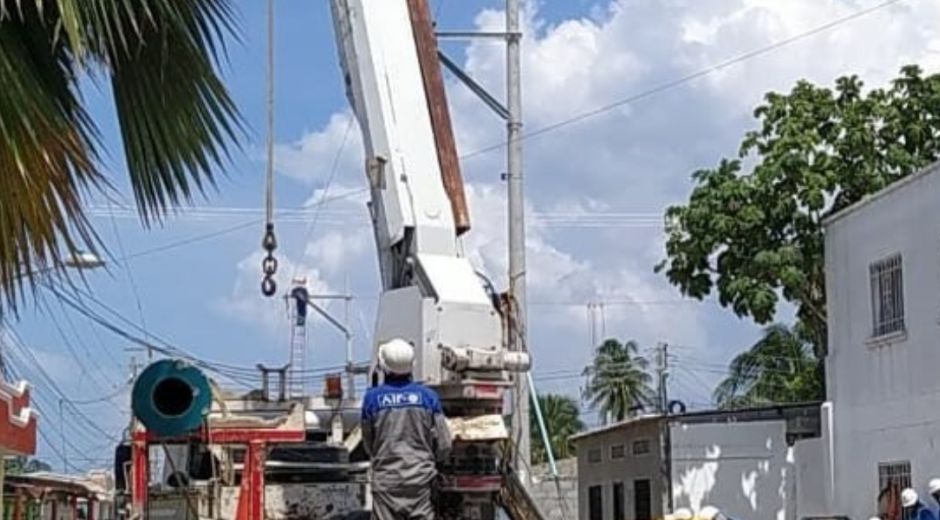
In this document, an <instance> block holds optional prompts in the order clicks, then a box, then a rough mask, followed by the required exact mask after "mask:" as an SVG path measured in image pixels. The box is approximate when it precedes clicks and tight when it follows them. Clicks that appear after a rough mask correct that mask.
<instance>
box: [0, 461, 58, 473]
mask: <svg viewBox="0 0 940 520" xmlns="http://www.w3.org/2000/svg"><path fill="white" fill-rule="evenodd" d="M3 464H4V465H5V466H6V472H7V474H8V475H22V474H24V473H35V472H37V471H52V466H50V465H49V464H46V463H45V462H43V461H41V460H39V459H32V458H28V457H11V458H8V459H5V460H4V461H3Z"/></svg>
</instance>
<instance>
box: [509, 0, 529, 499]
mask: <svg viewBox="0 0 940 520" xmlns="http://www.w3.org/2000/svg"><path fill="white" fill-rule="evenodd" d="M520 7H521V0H506V100H507V107H506V108H507V109H508V112H509V119H508V121H507V123H506V128H507V140H508V145H509V146H508V153H507V171H506V178H507V181H508V184H509V192H508V201H509V295H510V296H511V301H512V309H513V310H514V311H515V312H514V313H513V318H514V326H511V328H510V336H509V340H510V342H511V343H510V346H511V347H512V349H513V350H519V351H524V350H527V345H526V330H527V329H526V326H527V322H526V283H525V275H526V267H525V191H524V189H523V177H522V81H521V80H522V77H521V63H522V52H521V48H520V43H521V42H520V39H521V37H522V35H521V33H520V21H519V14H520ZM513 406H514V407H515V409H514V410H513V412H514V413H513V421H512V426H513V428H512V437H513V439H514V440H515V441H516V443H517V445H516V461H515V462H516V463H515V467H516V471H517V472H518V474H519V480H520V481H521V482H522V483H523V485H524V486H528V484H529V463H530V461H531V460H532V459H531V455H530V446H529V389H528V387H527V386H526V378H525V377H522V376H517V377H516V381H515V399H514V403H513Z"/></svg>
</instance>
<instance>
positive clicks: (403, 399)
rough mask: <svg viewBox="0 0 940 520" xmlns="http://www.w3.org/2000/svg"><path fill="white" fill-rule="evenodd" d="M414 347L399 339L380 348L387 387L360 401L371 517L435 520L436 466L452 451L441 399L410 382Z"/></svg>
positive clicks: (381, 365)
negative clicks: (369, 468)
mask: <svg viewBox="0 0 940 520" xmlns="http://www.w3.org/2000/svg"><path fill="white" fill-rule="evenodd" d="M414 356H415V354H414V347H412V346H411V345H410V344H409V343H408V342H406V341H404V340H401V339H393V340H391V341H389V342H386V343H383V344H382V345H380V346H379V352H378V362H379V369H381V370H382V372H383V373H384V376H385V381H384V383H383V384H381V385H379V386H376V387H374V388H370V389H369V390H368V391H367V392H366V395H365V397H364V398H363V402H362V435H363V443H364V446H365V449H366V451H367V452H368V453H369V456H370V457H371V460H372V517H373V518H376V519H379V520H398V519H407V520H412V519H421V520H430V519H433V518H434V504H433V492H432V488H433V486H434V484H435V480H436V479H437V465H438V463H439V462H441V461H443V460H444V459H445V458H446V457H447V455H448V453H449V451H450V448H451V437H450V432H449V430H448V428H447V423H446V421H445V419H444V413H443V410H442V408H441V402H440V399H439V398H438V396H437V394H435V393H434V391H433V390H431V389H429V388H427V387H426V386H424V385H422V384H420V383H416V382H414V381H413V380H412V366H413V365H414Z"/></svg>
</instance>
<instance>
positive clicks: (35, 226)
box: [0, 0, 244, 310]
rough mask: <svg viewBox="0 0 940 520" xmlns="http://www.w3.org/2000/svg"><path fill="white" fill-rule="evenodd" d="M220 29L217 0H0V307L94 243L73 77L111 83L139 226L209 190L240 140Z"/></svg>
mask: <svg viewBox="0 0 940 520" xmlns="http://www.w3.org/2000/svg"><path fill="white" fill-rule="evenodd" d="M233 32H234V24H233V13H232V8H231V4H230V0H55V1H43V0H0V85H2V86H3V87H2V89H0V293H2V298H0V303H5V304H6V305H7V306H9V307H10V308H13V309H14V310H15V308H16V303H17V301H18V295H19V294H20V293H21V292H22V285H21V284H22V283H23V281H24V279H25V280H28V281H31V280H32V275H33V274H34V273H36V272H37V271H44V270H47V269H51V270H53V271H55V272H61V271H62V264H61V260H60V259H61V258H63V257H64V256H66V254H74V253H76V252H77V251H79V250H82V249H85V250H91V251H94V250H95V249H98V248H100V243H99V241H98V240H97V237H96V235H95V233H94V230H93V229H92V227H91V225H90V223H89V221H88V219H87V218H86V216H85V214H84V213H83V211H82V198H83V197H84V196H86V195H87V194H88V193H90V192H91V191H95V190H98V191H100V190H102V189H106V188H107V187H108V183H107V182H106V179H105V178H104V177H103V176H102V175H101V173H100V159H99V155H100V148H101V143H100V142H99V141H98V133H97V130H96V127H95V125H94V123H93V122H92V121H91V120H90V118H89V117H88V114H87V112H86V111H85V109H84V107H83V106H82V103H81V97H80V95H79V94H78V92H79V87H78V82H79V78H81V77H82V76H87V75H92V76H97V75H104V76H106V77H108V78H109V79H110V83H111V90H112V92H113V94H114V101H115V107H116V111H117V120H118V124H119V126H120V130H121V136H122V140H123V145H124V146H123V148H124V152H125V158H126V164H127V171H128V175H129V176H130V180H131V186H132V189H133V191H134V196H135V200H136V201H137V204H138V209H139V211H140V215H141V218H142V220H143V222H144V223H145V224H147V223H149V222H151V221H152V220H154V219H159V218H160V217H161V216H162V215H163V214H164V213H165V212H166V211H167V210H168V209H169V208H171V207H173V206H176V205H178V204H182V203H184V202H188V201H190V200H191V198H192V197H193V195H194V194H197V193H205V191H204V190H205V189H206V188H207V187H209V186H214V182H215V177H214V172H215V171H216V170H219V169H221V168H224V166H225V165H226V164H227V162H228V158H229V153H230V151H231V149H230V148H231V146H232V145H233V144H234V145H235V146H237V143H238V140H239V138H240V137H242V136H243V133H244V129H243V122H242V120H241V118H240V116H239V114H238V111H237V109H236V107H235V105H234V102H233V101H232V99H231V97H230V96H229V93H228V91H227V90H226V88H225V86H224V85H223V83H222V81H221V79H220V78H219V76H218V74H217V72H216V69H217V68H218V67H219V66H220V61H221V59H222V57H224V55H225V37H226V36H229V35H231V34H232V33H233ZM63 253H66V254H63ZM0 307H2V305H0Z"/></svg>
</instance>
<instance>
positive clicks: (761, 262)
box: [656, 66, 940, 356]
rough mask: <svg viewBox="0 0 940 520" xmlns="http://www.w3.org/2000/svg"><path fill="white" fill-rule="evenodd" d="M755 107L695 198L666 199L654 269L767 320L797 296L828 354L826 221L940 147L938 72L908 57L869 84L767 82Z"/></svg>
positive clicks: (683, 287)
mask: <svg viewBox="0 0 940 520" xmlns="http://www.w3.org/2000/svg"><path fill="white" fill-rule="evenodd" d="M754 115H755V117H756V118H757V119H758V121H759V125H758V127H759V128H758V129H757V130H754V131H750V132H748V133H747V134H746V135H745V137H744V140H743V142H742V143H741V146H740V150H739V152H738V157H737V158H736V159H722V160H721V161H720V162H719V164H718V166H717V167H716V168H713V169H703V170H699V171H696V172H695V173H694V174H693V175H692V178H693V179H694V181H695V184H696V186H695V188H694V190H693V191H692V194H691V196H690V198H689V201H688V203H687V204H685V205H681V206H674V207H670V208H669V209H668V210H667V211H666V231H667V235H668V236H667V242H666V258H665V260H663V262H662V263H660V264H659V265H658V266H657V267H656V270H657V271H658V272H664V273H665V275H666V276H667V277H668V279H669V281H670V282H671V283H672V284H673V285H675V286H676V287H678V289H679V290H680V291H681V292H682V293H683V294H684V295H687V296H691V297H694V298H698V299H702V298H704V297H705V296H707V295H709V294H710V293H711V292H712V291H713V290H714V291H716V292H717V295H718V301H719V302H720V303H721V305H722V306H725V307H730V308H731V309H732V310H733V311H734V312H735V313H736V314H737V315H739V316H750V317H752V318H753V319H754V320H755V321H756V322H757V323H761V324H766V323H770V322H771V321H773V319H774V316H775V312H776V310H777V308H778V305H779V304H780V301H781V299H783V300H785V301H788V302H791V303H792V304H793V305H795V306H796V310H797V316H798V318H799V320H800V321H801V322H802V323H803V325H804V327H805V329H806V332H805V333H806V335H807V338H808V339H809V340H810V341H811V343H812V344H813V346H814V347H815V349H816V352H817V354H819V355H820V356H822V355H824V354H825V352H826V292H825V274H824V269H823V229H822V221H823V220H824V219H825V218H826V217H827V216H828V215H832V214H833V213H834V212H837V211H839V210H841V209H843V208H845V207H847V206H849V205H850V204H852V203H854V202H857V201H858V200H860V199H861V198H863V197H865V196H866V195H868V194H871V193H873V192H876V191H878V190H880V189H882V188H884V187H885V186H887V185H888V184H890V183H892V182H895V181H897V180H898V179H901V178H902V177H904V176H906V175H909V174H910V173H912V172H914V171H916V170H918V169H920V168H923V167H925V166H927V165H928V164H930V163H931V162H933V161H935V160H936V159H937V158H938V152H940V139H938V137H940V75H931V76H926V77H925V76H924V75H923V74H922V72H921V70H920V69H919V68H918V67H916V66H907V67H904V68H903V69H902V70H901V75H900V77H898V78H897V79H895V80H894V81H893V82H892V83H891V85H890V87H888V88H886V89H875V90H871V91H865V90H864V89H863V84H862V82H861V81H860V80H859V79H858V77H856V76H848V77H843V78H839V79H838V80H836V83H835V89H834V90H832V89H828V88H823V87H819V86H816V85H813V84H811V83H809V82H807V81H800V82H799V83H797V84H796V86H795V87H794V88H793V90H792V91H791V92H790V93H789V94H779V93H774V92H771V93H769V94H767V95H766V97H765V103H764V104H763V105H761V106H759V107H758V108H757V109H756V110H755V112H754ZM745 165H747V166H745Z"/></svg>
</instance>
